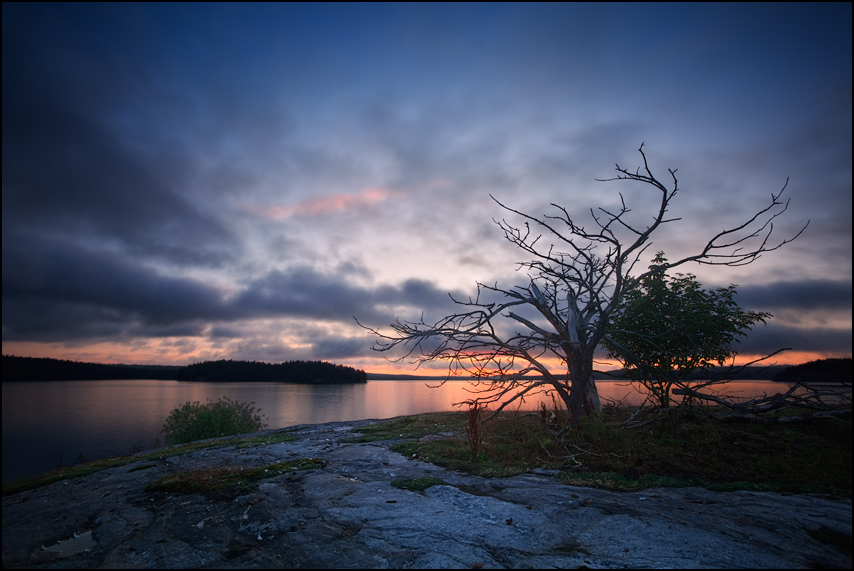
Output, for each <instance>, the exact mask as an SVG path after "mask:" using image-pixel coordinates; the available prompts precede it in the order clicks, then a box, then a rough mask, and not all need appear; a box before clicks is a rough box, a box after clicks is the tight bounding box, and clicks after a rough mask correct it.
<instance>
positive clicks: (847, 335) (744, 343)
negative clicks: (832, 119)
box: [734, 322, 852, 358]
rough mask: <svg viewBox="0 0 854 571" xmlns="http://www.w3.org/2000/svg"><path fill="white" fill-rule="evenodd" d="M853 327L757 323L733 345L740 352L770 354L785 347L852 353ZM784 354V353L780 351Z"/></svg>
mask: <svg viewBox="0 0 854 571" xmlns="http://www.w3.org/2000/svg"><path fill="white" fill-rule="evenodd" d="M851 340H852V337H851V329H830V328H821V327H810V328H798V327H786V326H783V325H776V324H774V323H773V322H769V323H768V325H767V326H762V325H757V326H755V327H754V328H753V329H752V330H751V331H750V332H748V334H747V336H746V337H743V338H742V340H741V343H736V344H735V345H734V347H735V348H736V349H737V350H738V351H739V352H740V353H747V354H761V355H768V354H771V353H773V352H774V351H778V350H780V349H783V348H791V349H792V350H794V351H807V352H815V353H823V354H828V355H844V354H847V355H850V354H851ZM781 357H782V358H785V353H782V354H781Z"/></svg>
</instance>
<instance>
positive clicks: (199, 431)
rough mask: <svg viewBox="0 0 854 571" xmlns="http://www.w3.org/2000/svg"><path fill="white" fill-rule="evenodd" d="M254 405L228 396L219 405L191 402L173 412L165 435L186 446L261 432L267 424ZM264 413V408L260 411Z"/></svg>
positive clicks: (172, 441)
mask: <svg viewBox="0 0 854 571" xmlns="http://www.w3.org/2000/svg"><path fill="white" fill-rule="evenodd" d="M254 404H255V403H254V402H251V403H239V402H237V401H233V400H231V399H229V398H228V397H222V398H221V399H219V400H218V401H217V402H211V401H210V399H208V402H207V403H206V404H199V401H196V402H192V403H191V402H187V403H185V404H184V405H183V406H181V407H179V408H175V409H173V410H172V412H170V413H169V417H168V418H167V419H166V423H165V424H164V425H163V432H165V433H166V442H168V443H170V444H182V443H184V442H192V441H194V440H205V439H207V438H217V437H220V436H230V435H232V434H245V433H247V432H258V431H259V430H261V429H263V428H266V427H267V425H266V424H264V423H262V422H261V416H260V415H257V414H253V413H254V412H255V407H254V406H252V405H254ZM258 412H259V413H260V412H261V411H260V409H259V410H258Z"/></svg>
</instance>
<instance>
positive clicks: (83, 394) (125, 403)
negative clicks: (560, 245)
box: [3, 380, 785, 482]
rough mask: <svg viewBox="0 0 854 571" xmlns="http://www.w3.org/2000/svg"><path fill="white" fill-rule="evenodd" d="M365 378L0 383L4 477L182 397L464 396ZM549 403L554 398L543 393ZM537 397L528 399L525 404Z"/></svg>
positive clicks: (309, 400)
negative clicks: (350, 381)
mask: <svg viewBox="0 0 854 571" xmlns="http://www.w3.org/2000/svg"><path fill="white" fill-rule="evenodd" d="M436 384H438V383H436V382H428V383H425V382H423V381H369V382H368V383H366V384H359V385H291V384H275V383H188V382H179V381H155V380H150V381H147V380H141V381H56V382H37V383H3V481H4V482H5V481H7V480H10V479H15V478H22V477H25V476H31V475H34V474H39V473H42V472H46V471H48V470H51V469H53V468H56V467H57V466H59V465H60V462H62V464H63V465H68V464H72V463H73V462H74V461H75V460H76V459H77V458H78V457H79V456H80V455H81V454H82V455H83V458H84V459H85V460H97V459H99V458H107V457H110V456H117V455H120V454H127V453H129V452H131V450H132V449H133V448H134V447H137V448H139V447H142V448H151V447H152V446H153V445H154V444H155V442H156V441H158V439H159V441H160V442H161V443H162V441H163V433H162V432H161V429H162V427H163V422H164V421H165V420H166V417H167V416H169V412H170V411H171V410H172V409H173V408H175V407H176V406H180V405H182V404H184V403H185V402H188V401H191V402H192V401H199V402H202V403H204V402H206V401H207V399H211V400H216V399H218V398H219V397H222V396H227V397H229V398H231V399H233V400H237V401H240V402H255V407H256V408H260V409H261V413H262V414H263V415H264V416H265V417H266V420H265V422H266V423H267V425H268V428H280V427H285V426H293V425H296V424H315V423H321V422H333V421H346V420H359V419H363V418H390V417H393V416H399V415H404V414H417V413H423V412H435V411H442V410H454V408H453V406H452V405H453V403H456V402H460V401H463V400H465V399H467V398H470V396H471V394H470V393H468V392H466V390H465V389H466V388H468V387H469V384H468V383H467V382H465V381H451V382H447V383H445V384H444V385H443V386H441V387H439V388H431V387H430V386H427V385H436ZM597 386H598V387H599V393H600V396H601V397H602V398H603V399H604V398H611V399H617V400H623V402H624V403H625V404H635V403H639V402H640V401H642V400H643V397H641V396H640V393H638V391H636V390H635V389H634V388H632V387H631V386H628V385H627V384H626V383H623V382H616V381H597ZM783 388H785V385H782V386H781V385H780V384H777V383H770V382H768V381H750V382H747V381H745V382H734V383H731V384H730V385H729V386H728V391H727V392H728V393H729V394H737V395H738V396H744V397H750V396H755V395H761V394H762V393H764V392H767V393H768V394H774V393H775V392H780V391H781V390H782V389H783ZM547 402H548V404H549V405H551V399H548V400H547ZM538 403H539V400H538V399H536V398H534V399H529V400H527V401H526V403H525V406H524V407H523V408H525V409H534V408H536V407H537V406H538Z"/></svg>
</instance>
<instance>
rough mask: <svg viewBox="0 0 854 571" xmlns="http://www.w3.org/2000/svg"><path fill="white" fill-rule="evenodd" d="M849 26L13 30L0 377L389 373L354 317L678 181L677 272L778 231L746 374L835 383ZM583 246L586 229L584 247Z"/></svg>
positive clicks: (74, 18)
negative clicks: (274, 368)
mask: <svg viewBox="0 0 854 571" xmlns="http://www.w3.org/2000/svg"><path fill="white" fill-rule="evenodd" d="M851 18H852V14H851V4H849V3H842V4H810V5H792V4H761V5H744V4H737V5H723V6H721V5H694V4H689V5H673V4H667V5H652V6H651V5H643V6H635V5H619V6H614V5H608V4H596V5H576V4H569V5H555V4H549V5H536V4H524V5H522V4H497V5H488V4H473V5H470V4H454V5H441V6H434V5H408V4H407V5H388V4H381V5H370V4H364V5H354V4H346V5H339V4H336V5H318V4H310V5H290V4H287V5H266V4H264V5H244V4H238V5H219V4H217V5H200V4H191V5H187V4H184V5H171V4H170V5H161V4H148V5H125V4H121V5H100V4H98V5H85V6H82V5H67V4H63V5H38V4H36V5H32V4H23V5H21V4H12V5H9V4H4V5H3V127H2V128H3V191H2V194H3V211H2V212H3V245H2V247H3V308H2V310H3V353H4V354H16V355H26V356H49V357H55V358H63V359H75V360H81V361H100V362H115V363H160V364H187V363H191V362H195V361H199V360H207V359H219V358H233V359H255V360H264V361H284V360H292V359H312V360H314V359H322V360H329V361H333V362H337V363H344V364H349V365H352V366H356V367H359V368H364V369H367V370H369V371H376V372H382V371H393V370H397V371H401V372H403V371H406V372H411V369H412V367H411V366H407V365H391V364H389V363H387V362H385V361H384V360H383V359H382V358H380V356H378V355H377V354H375V353H373V352H372V351H371V350H370V346H371V342H372V339H371V337H370V336H369V335H367V334H366V333H365V331H364V330H362V329H360V328H359V327H358V326H357V325H356V324H355V322H354V319H353V316H356V317H358V318H359V320H360V321H362V322H363V323H366V324H368V325H371V326H376V327H384V326H387V325H388V324H389V323H391V322H392V321H393V320H394V318H395V317H397V316H400V317H401V318H403V319H417V318H419V317H420V316H421V314H422V312H423V313H424V315H425V319H430V318H437V317H441V316H443V315H446V314H449V313H452V312H453V311H454V310H455V308H454V307H453V304H452V302H451V301H450V299H449V297H448V295H447V294H448V292H454V293H455V294H457V295H460V296H467V295H471V294H474V293H475V283H476V282H477V281H481V282H486V283H490V284H492V283H495V282H497V283H498V285H499V286H502V287H506V288H510V287H511V286H513V285H515V284H519V285H524V284H525V283H526V282H527V277H526V276H525V275H524V273H519V272H516V271H515V269H516V267H515V265H514V263H515V262H517V261H521V260H524V259H525V255H524V254H523V253H522V252H520V251H518V250H515V249H514V248H513V247H512V245H510V244H509V243H507V242H505V241H504V240H503V238H502V233H501V231H500V230H499V228H498V227H497V226H496V225H495V223H494V222H493V219H494V218H495V219H500V218H507V220H508V221H509V222H518V219H517V218H514V216H513V215H512V214H510V213H507V212H505V211H502V209H501V208H500V207H499V206H498V205H497V204H496V203H495V202H493V201H492V200H491V199H490V194H491V195H493V196H494V197H496V198H497V199H499V200H501V201H502V202H504V203H505V204H508V205H511V206H513V207H514V208H516V209H518V210H521V211H523V212H526V213H529V214H532V215H542V214H553V213H554V211H553V209H551V207H550V206H549V204H550V203H556V204H560V205H563V206H565V207H567V209H568V210H569V211H570V212H572V213H573V214H574V215H577V216H579V217H580V218H579V220H584V216H589V209H590V208H597V207H599V206H611V205H614V204H615V201H617V200H619V194H618V193H620V192H622V193H623V196H624V197H625V199H626V201H627V204H628V205H629V206H630V207H631V208H632V209H633V212H634V213H635V214H637V215H639V216H651V215H652V213H653V212H654V208H655V200H656V198H657V197H655V196H654V194H653V192H652V190H653V189H651V188H649V187H646V188H645V187H644V186H643V185H641V186H638V185H637V184H636V183H626V182H610V183H608V182H596V181H595V180H594V179H595V178H608V177H611V176H613V175H614V174H615V172H614V165H615V163H619V164H620V166H623V167H626V168H631V169H634V168H635V167H637V166H639V165H640V164H641V156H640V154H639V153H638V152H637V149H638V147H639V146H640V144H641V143H645V146H644V150H645V152H646V154H647V157H648V159H649V161H650V166H651V167H652V169H653V172H654V173H656V174H658V175H661V177H660V178H662V179H663V180H667V177H668V175H667V169H668V168H672V169H679V170H678V177H679V184H680V188H681V190H680V193H679V194H678V195H677V197H676V199H675V200H674V202H673V204H672V207H671V214H672V215H673V216H674V217H681V219H682V220H681V221H679V222H674V223H672V224H670V225H668V226H666V227H664V228H662V230H661V231H660V232H659V233H658V234H657V235H656V236H655V240H654V245H653V248H652V249H651V250H650V252H654V251H655V250H663V251H665V252H666V253H667V255H668V256H669V257H670V258H671V259H675V258H676V257H677V256H678V255H684V254H690V253H695V252H696V250H697V248H698V247H699V246H700V244H702V243H705V240H706V239H708V238H709V237H710V236H711V235H713V234H715V233H717V232H718V231H720V230H723V229H724V228H727V227H732V226H737V225H738V224H741V223H742V222H744V221H745V220H746V219H748V218H749V217H750V216H751V215H752V214H753V213H755V212H756V211H758V210H759V209H761V208H763V207H764V206H766V205H767V203H768V201H769V200H770V195H771V193H772V192H777V191H779V190H780V189H781V188H782V187H783V186H784V184H785V183H786V179H787V178H788V179H789V184H788V187H787V188H786V191H785V194H784V195H783V198H789V199H791V203H790V205H789V209H788V211H787V212H786V213H785V214H784V215H782V216H781V217H779V218H778V219H777V220H775V226H774V236H775V237H776V236H779V237H780V238H781V239H782V238H786V237H791V236H792V235H794V234H796V233H797V231H798V230H799V229H800V228H801V227H802V226H803V225H804V224H806V222H807V221H810V224H809V227H808V228H807V230H806V231H805V232H804V234H803V235H802V236H801V237H800V238H798V239H797V240H796V241H795V242H793V243H791V244H787V245H786V246H785V247H784V248H782V249H780V250H778V251H776V252H772V253H769V254H767V255H766V256H764V257H763V258H761V259H760V260H759V261H758V262H757V263H755V264H752V265H750V266H746V267H740V268H723V269H721V268H710V267H707V266H696V265H695V266H690V267H686V268H685V269H684V271H686V272H692V273H695V274H696V275H697V276H698V277H699V279H700V281H701V282H702V283H703V284H704V285H705V286H708V287H711V286H726V285H729V284H730V283H736V284H738V285H739V292H740V293H739V297H738V301H739V303H740V304H741V305H742V306H744V307H746V308H748V309H752V310H756V311H770V312H771V313H773V314H774V318H773V319H772V320H770V321H769V323H768V325H767V326H766V327H761V326H760V327H758V328H756V329H755V330H754V332H753V333H752V334H751V336H750V337H749V338H748V339H746V340H745V341H744V342H743V343H742V345H741V347H740V348H741V350H742V353H743V354H744V355H745V356H750V355H754V354H758V353H761V352H770V351H774V350H776V349H778V348H781V347H793V348H794V349H795V351H792V352H790V353H788V354H787V355H784V356H783V357H781V358H780V359H779V360H778V362H792V363H793V362H801V361H803V360H809V359H813V358H820V357H830V356H850V355H851V298H852V292H851V272H852V268H851V255H852V254H851V244H852V233H851V216H852V214H851V212H852V205H851V195H852V169H851V156H852V148H851V147H852V117H851V107H852V94H851V75H852V61H851V53H852V45H851ZM589 221H590V220H589V218H588V219H586V223H589Z"/></svg>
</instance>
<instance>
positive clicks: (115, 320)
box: [3, 241, 452, 354]
mask: <svg viewBox="0 0 854 571" xmlns="http://www.w3.org/2000/svg"><path fill="white" fill-rule="evenodd" d="M351 266H352V264H343V265H342V266H341V267H340V268H339V269H340V270H341V273H325V272H319V271H316V270H314V269H312V268H308V267H302V268H296V269H293V270H290V271H274V272H270V273H269V274H267V275H266V276H265V277H263V278H259V279H256V280H253V281H251V282H250V283H249V284H248V285H247V286H246V287H245V288H244V289H243V290H242V291H240V292H238V293H237V294H236V295H233V296H231V297H227V296H226V294H225V293H224V292H222V291H220V290H218V289H217V288H215V287H212V286H210V285H207V284H205V283H203V282H200V281H198V280H194V279H190V278H176V277H171V276H165V275H162V274H160V273H159V272H158V271H157V270H156V269H153V268H151V267H147V266H144V265H142V264H140V263H138V262H136V261H133V260H131V259H129V258H127V257H124V256H122V255H119V254H116V253H113V252H107V251H90V250H86V249H83V248H79V247H76V246H74V245H68V244H61V243H57V242H44V241H29V242H28V243H27V244H26V245H16V243H15V241H10V242H8V243H6V242H4V246H3V339H4V340H5V341H22V340H38V341H60V340H64V339H70V338H106V337H123V338H126V337H128V336H140V337H165V336H178V335H187V336H200V335H202V334H203V333H204V331H205V330H206V328H207V325H208V324H214V325H215V326H214V327H213V328H212V329H210V331H209V335H210V336H211V337H213V338H229V337H231V338H233V337H237V336H240V335H241V334H244V335H245V334H247V333H248V332H247V331H245V330H240V329H236V328H234V327H229V326H228V325H227V323H229V322H234V321H238V320H242V319H249V320H251V319H266V318H282V317H284V318H300V319H310V320H326V321H334V322H344V323H346V324H347V325H348V326H349V325H352V323H353V321H352V319H353V316H354V315H355V316H357V317H359V318H360V319H362V320H366V321H367V322H368V323H373V322H380V323H383V324H386V323H389V322H391V321H392V320H393V319H394V317H395V313H394V308H399V307H401V306H409V307H416V308H418V310H419V311H421V310H426V311H430V310H435V309H437V308H441V307H443V306H444V307H448V306H450V305H451V304H452V302H451V300H450V299H449V298H448V295H447V293H446V292H443V291H440V290H439V289H438V288H437V287H436V286H435V285H433V284H431V283H429V282H425V281H421V280H414V279H413V280H407V281H405V282H403V283H402V284H400V285H399V286H389V285H383V286H377V287H366V286H359V285H354V284H352V283H350V282H349V281H348V280H349V277H348V276H349V275H350V274H352V273H353V268H352V267H351ZM357 273H358V272H357ZM316 342H317V344H318V345H317V346H318V347H321V346H322V347H326V348H327V349H330V350H332V349H334V351H335V352H336V353H342V354H343V353H351V352H352V351H355V350H356V349H355V345H353V344H352V342H350V341H347V340H346V339H345V338H341V339H338V338H335V337H330V338H328V339H321V338H318V339H316Z"/></svg>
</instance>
